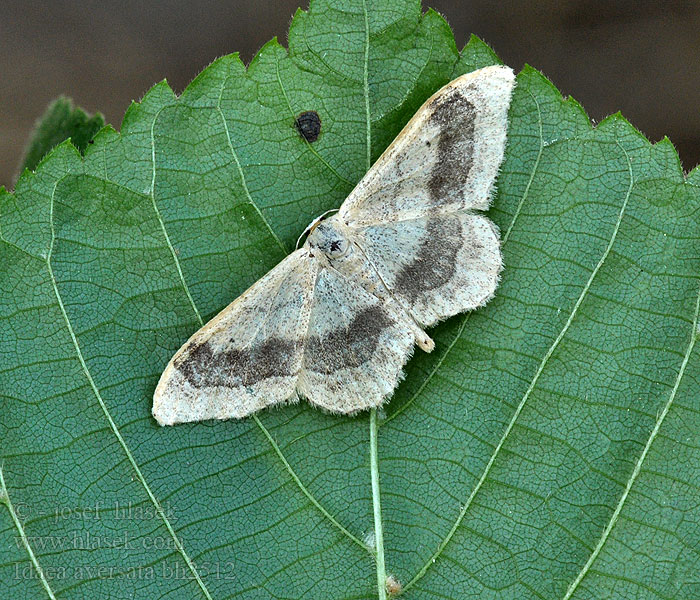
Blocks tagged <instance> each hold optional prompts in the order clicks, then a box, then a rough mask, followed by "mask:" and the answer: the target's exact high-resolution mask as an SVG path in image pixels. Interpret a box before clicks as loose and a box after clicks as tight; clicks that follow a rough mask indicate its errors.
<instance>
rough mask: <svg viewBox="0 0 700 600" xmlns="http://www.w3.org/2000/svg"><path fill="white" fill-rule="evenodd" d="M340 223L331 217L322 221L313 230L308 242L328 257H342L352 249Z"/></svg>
mask: <svg viewBox="0 0 700 600" xmlns="http://www.w3.org/2000/svg"><path fill="white" fill-rule="evenodd" d="M341 227H342V225H340V223H338V222H335V221H333V219H332V218H331V219H329V220H328V221H321V222H320V223H319V224H318V225H316V227H314V228H313V229H312V230H311V233H310V234H309V238H308V242H309V246H311V247H312V248H318V249H319V250H320V251H321V252H323V253H324V254H325V255H326V256H328V258H332V259H335V258H341V257H343V256H345V255H346V254H347V253H348V252H349V250H350V242H349V241H348V238H347V237H345V234H344V233H343V231H342V230H341Z"/></svg>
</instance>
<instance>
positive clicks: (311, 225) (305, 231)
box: [294, 208, 340, 250]
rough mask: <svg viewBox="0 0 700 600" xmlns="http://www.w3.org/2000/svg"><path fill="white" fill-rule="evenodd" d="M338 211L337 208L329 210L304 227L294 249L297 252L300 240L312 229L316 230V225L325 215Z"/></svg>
mask: <svg viewBox="0 0 700 600" xmlns="http://www.w3.org/2000/svg"><path fill="white" fill-rule="evenodd" d="M339 210H340V209H339V208H331V209H330V210H327V211H326V212H324V213H323V214H322V215H319V216H318V217H316V218H315V219H314V220H313V221H311V223H309V224H308V225H307V226H306V229H304V231H302V232H301V235H300V236H299V238H298V239H297V245H296V247H295V248H294V249H295V250H299V242H301V238H303V237H304V236H305V235H306V234H307V233H311V232H312V231H313V230H314V229H316V225H318V224H319V223H320V222H321V221H322V220H323V218H324V217H325V216H326V215H329V214H331V213H332V212H338V211H339Z"/></svg>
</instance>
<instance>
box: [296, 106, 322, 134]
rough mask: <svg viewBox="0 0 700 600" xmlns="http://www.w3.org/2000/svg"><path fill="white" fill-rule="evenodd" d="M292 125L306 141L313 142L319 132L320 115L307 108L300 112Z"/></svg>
mask: <svg viewBox="0 0 700 600" xmlns="http://www.w3.org/2000/svg"><path fill="white" fill-rule="evenodd" d="M294 125H295V126H296V128H297V131H298V132H299V135H301V136H302V137H303V138H304V139H305V140H306V141H307V142H315V141H316V140H317V139H318V136H319V135H320V133H321V117H319V116H318V113H317V112H316V111H315V110H307V111H305V112H303V113H300V114H299V115H298V116H297V118H296V120H295V121H294Z"/></svg>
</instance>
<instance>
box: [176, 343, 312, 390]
mask: <svg viewBox="0 0 700 600" xmlns="http://www.w3.org/2000/svg"><path fill="white" fill-rule="evenodd" d="M295 348H296V345H295V343H294V342H292V341H288V340H283V339H280V338H270V339H268V340H265V341H264V342H263V343H262V344H258V345H253V346H250V347H249V348H246V349H245V350H235V349H234V350H217V351H214V349H213V348H212V346H211V344H210V343H209V342H204V343H202V344H198V345H195V346H194V347H193V348H192V349H190V350H189V351H188V352H186V353H185V354H184V355H183V356H181V357H180V358H179V359H177V360H176V361H175V362H174V365H173V366H174V367H175V368H176V369H177V370H178V371H180V373H182V376H183V377H184V378H185V379H186V380H187V381H188V382H189V383H190V385H191V386H192V387H195V388H203V387H216V386H227V387H233V386H241V385H243V386H249V385H255V384H256V383H259V382H260V381H262V380H264V379H268V378H269V377H289V376H293V375H295V374H296V373H295V371H294V369H295V368H296V369H298V365H294V364H293V363H294V357H295V354H296V353H295ZM297 355H298V354H297Z"/></svg>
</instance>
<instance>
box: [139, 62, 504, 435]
mask: <svg viewBox="0 0 700 600" xmlns="http://www.w3.org/2000/svg"><path fill="white" fill-rule="evenodd" d="M514 82H515V80H514V76H513V71H512V70H511V69H509V68H508V67H501V66H497V67H487V68H484V69H480V70H478V71H474V72H473V73H468V74H466V75H463V76H461V77H458V78H457V79H455V80H454V81H452V82H450V83H448V84H447V85H446V86H445V87H443V88H442V89H440V90H439V91H438V92H436V93H435V94H434V95H433V96H432V97H431V98H429V99H428V100H427V101H426V102H425V104H423V106H421V107H420V109H418V112H417V113H416V114H415V115H414V116H413V118H412V119H411V120H410V121H409V123H408V124H407V125H406V127H404V129H403V130H402V131H401V133H399V135H398V137H397V138H396V139H395V140H394V141H393V143H392V144H391V145H390V146H389V147H388V148H387V149H386V151H385V152H384V153H383V154H382V155H381V156H380V157H379V159H378V160H377V162H376V163H375V164H374V165H373V166H372V168H371V169H370V170H369V171H368V172H367V174H366V175H365V176H364V177H363V178H362V180H361V181H360V182H359V183H358V184H357V186H356V187H355V189H354V190H353V191H352V192H351V193H350V195H349V196H348V197H347V199H346V200H345V202H343V204H342V206H341V207H340V210H339V211H338V212H337V213H336V214H334V215H333V216H331V217H328V218H326V219H323V218H322V217H319V218H318V219H316V220H314V221H313V222H312V223H311V225H310V226H309V227H308V228H307V231H308V233H309V235H308V238H307V240H306V243H305V244H304V246H303V247H302V248H300V249H298V250H296V251H294V252H293V253H292V254H290V255H289V256H288V257H287V258H285V259H284V260H283V261H282V262H281V263H279V264H278V265H277V266H276V267H275V268H274V269H272V270H271V271H270V272H269V273H268V274H267V275H265V276H264V277H262V279H260V280H259V281H257V282H256V283H255V284H254V285H253V286H252V287H250V288H249V289H248V290H247V291H245V292H244V293H243V294H242V295H241V296H240V297H239V298H238V299H236V300H235V301H234V302H233V303H232V304H230V305H229V306H228V307H226V308H225V309H224V310H223V311H222V312H221V313H219V314H218V315H217V316H216V317H214V318H213V319H212V320H211V321H210V322H209V323H207V324H206V325H205V326H204V327H202V328H201V329H200V330H199V331H197V332H196V333H195V334H194V335H193V336H192V337H191V338H190V339H189V340H188V341H187V342H186V343H185V345H184V346H183V347H182V348H180V350H179V351H178V352H177V354H175V356H173V358H172V359H171V360H170V362H169V363H168V366H167V367H166V369H165V371H164V372H163V375H162V376H161V378H160V382H159V383H158V387H157V388H156V391H155V395H154V398H153V416H154V417H155V418H156V420H157V421H158V423H160V424H161V425H173V424H175V423H184V422H188V421H202V420H205V419H229V418H237V419H240V418H242V417H245V416H248V415H250V414H252V413H254V412H256V411H258V410H260V409H262V408H265V407H266V406H272V405H275V404H280V403H284V402H295V401H297V400H298V399H299V398H300V397H304V398H306V399H307V400H308V401H309V402H310V403H311V404H312V405H314V406H316V407H320V408H322V409H324V410H326V411H329V412H332V413H339V414H353V413H356V412H358V411H361V410H364V409H368V408H373V407H378V406H380V405H381V404H382V403H383V402H384V401H385V400H386V399H387V398H388V397H389V396H390V395H391V394H392V392H393V391H394V388H395V387H396V385H397V384H398V382H399V380H400V378H401V375H402V368H403V366H404V365H405V363H406V361H407V360H408V358H409V357H410V355H411V353H412V351H413V346H414V344H417V345H418V346H419V347H420V348H421V349H422V350H425V351H426V352H430V351H431V350H432V349H433V348H434V346H435V344H434V342H433V340H432V339H430V337H429V336H428V334H426V333H425V331H424V330H425V328H427V327H429V326H431V325H433V324H435V323H437V322H438V321H440V320H442V319H445V318H447V317H450V316H452V315H456V314H457V313H461V312H464V311H468V310H472V309H474V308H477V307H479V306H481V305H483V304H485V303H486V302H487V301H488V300H489V299H490V298H491V297H492V296H493V294H494V291H495V289H496V286H497V284H498V278H499V273H500V270H501V251H500V243H499V236H498V230H497V229H496V226H495V225H494V224H493V223H492V222H491V221H490V220H489V219H487V218H486V217H485V216H483V215H481V214H480V213H479V211H484V210H486V209H487V208H488V207H489V203H490V200H491V192H492V188H493V184H494V180H495V179H496V175H497V173H498V169H499V166H500V164H501V161H502V160H503V152H504V148H505V142H506V129H507V124H508V120H507V114H508V106H509V104H510V97H511V93H512V90H513V85H514Z"/></svg>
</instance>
